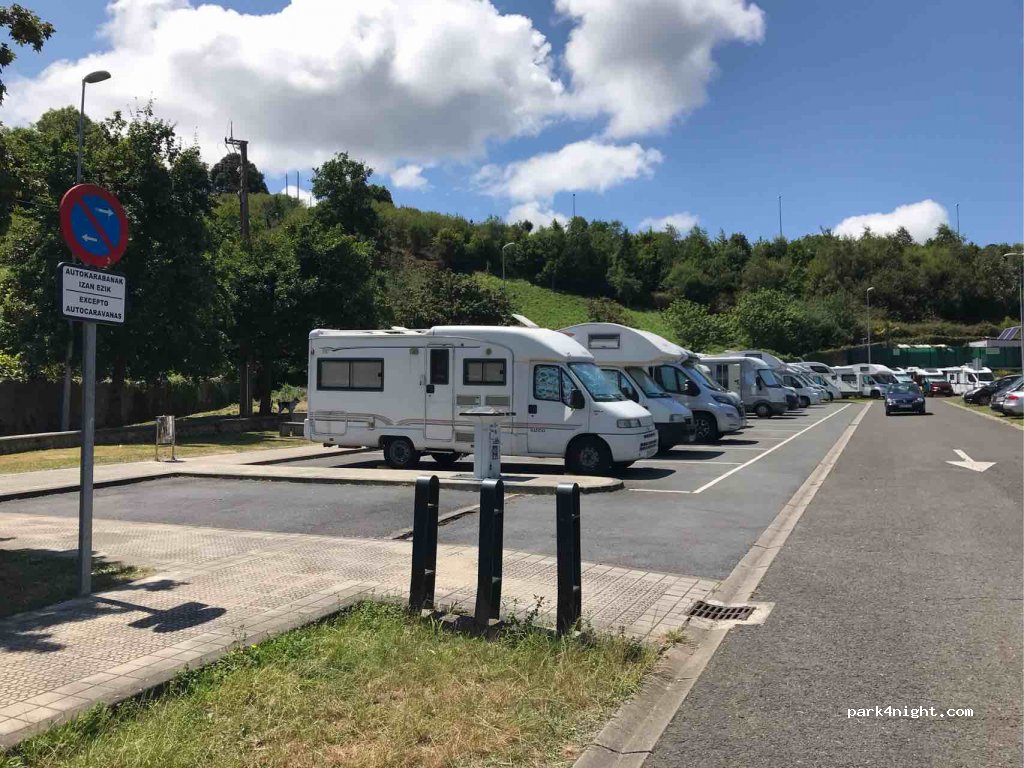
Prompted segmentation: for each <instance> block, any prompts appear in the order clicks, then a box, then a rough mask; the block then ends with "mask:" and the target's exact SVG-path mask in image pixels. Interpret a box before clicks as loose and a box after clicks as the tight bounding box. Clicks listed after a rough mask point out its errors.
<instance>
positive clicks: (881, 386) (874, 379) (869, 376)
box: [835, 363, 899, 398]
mask: <svg viewBox="0 0 1024 768" xmlns="http://www.w3.org/2000/svg"><path fill="white" fill-rule="evenodd" d="M835 370H836V373H837V374H839V379H840V381H841V382H842V386H843V390H844V395H845V392H846V391H847V389H849V390H852V392H851V394H853V395H862V396H863V397H875V398H877V397H882V396H883V395H884V394H885V390H886V389H887V388H888V387H889V386H890V385H892V384H897V383H899V380H898V379H897V378H896V375H895V374H894V373H893V372H892V371H891V370H890V369H889V368H888V367H886V366H884V365H874V364H871V363H859V364H857V365H844V366H840V367H838V368H836V369H835Z"/></svg>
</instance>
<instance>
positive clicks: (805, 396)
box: [775, 366, 821, 408]
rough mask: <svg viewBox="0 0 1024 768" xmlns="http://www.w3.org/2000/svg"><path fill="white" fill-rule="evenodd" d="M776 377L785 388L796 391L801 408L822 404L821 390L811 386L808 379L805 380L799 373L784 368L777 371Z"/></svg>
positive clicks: (786, 367) (787, 367)
mask: <svg viewBox="0 0 1024 768" xmlns="http://www.w3.org/2000/svg"><path fill="white" fill-rule="evenodd" d="M775 375H776V376H777V377H778V379H779V381H781V382H782V384H783V386H786V387H790V388H791V389H793V390H795V391H796V396H797V400H798V402H799V403H800V407H801V408H806V407H807V406H809V405H819V404H820V403H821V390H820V389H818V388H817V387H816V386H814V385H813V384H811V382H810V381H809V380H808V379H805V378H804V376H803V374H801V373H800V372H799V371H797V370H794V369H791V368H790V367H789V366H784V367H783V368H779V369H776V371H775Z"/></svg>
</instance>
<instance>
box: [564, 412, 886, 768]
mask: <svg viewBox="0 0 1024 768" xmlns="http://www.w3.org/2000/svg"><path fill="white" fill-rule="evenodd" d="M870 408H871V404H870V403H866V404H865V405H864V407H863V408H862V409H861V411H860V413H858V414H857V415H856V416H854V418H853V420H852V421H851V422H850V424H849V425H848V426H847V427H846V429H845V430H844V431H843V433H842V435H840V437H839V439H838V440H836V442H835V444H833V446H832V448H831V449H830V450H829V452H828V453H827V454H825V457H824V458H823V459H822V460H821V461H820V462H819V463H818V466H817V467H815V469H814V471H813V472H812V473H811V474H810V476H808V478H807V479H806V480H805V481H804V482H803V484H802V485H801V486H800V487H799V488H798V489H797V491H796V493H794V494H793V497H792V498H791V499H790V500H789V501H788V502H787V503H786V505H785V506H784V507H783V508H782V509H781V510H780V512H779V514H778V515H776V516H775V519H774V520H773V521H772V522H771V524H770V525H769V526H768V527H767V528H766V529H765V530H764V532H763V533H762V534H761V536H760V537H759V538H758V539H757V541H756V542H755V543H754V545H753V546H752V547H751V548H750V550H749V551H748V552H747V554H746V555H744V556H743V559H742V560H740V562H739V563H738V564H737V565H736V567H735V568H733V570H732V573H730V574H729V576H728V577H726V579H725V581H723V582H722V584H721V586H720V587H719V589H718V590H716V591H715V592H714V594H713V597H714V598H715V600H716V601H719V602H722V603H726V604H728V603H736V602H746V601H748V600H749V599H750V597H751V595H753V593H754V590H755V589H756V588H757V585H758V584H759V583H760V582H761V579H762V578H763V577H764V574H765V573H766V572H767V570H768V567H769V566H770V565H771V562H772V560H774V559H775V556H776V555H777V554H778V553H779V551H780V550H781V549H782V546H783V544H785V543H786V539H787V538H789V534H790V533H791V532H792V531H793V529H794V528H796V525H797V523H798V522H799V521H800V517H801V516H802V515H803V513H804V510H806V509H807V507H808V506H809V505H810V503H811V501H812V500H813V499H814V496H815V494H817V492H818V489H819V488H820V487H821V485H822V483H824V482H825V479H826V478H827V477H828V475H829V473H830V472H831V471H832V468H833V467H834V466H835V465H836V462H837V461H838V460H839V456H840V455H841V454H842V452H843V450H844V449H845V448H846V445H847V443H849V442H850V438H852V437H853V433H854V432H855V431H856V429H857V427H858V426H859V425H860V422H861V420H862V419H863V418H864V416H865V415H866V414H867V412H868V410H869V409H870ZM721 624H724V626H715V625H711V626H710V627H708V623H707V622H702V624H701V626H697V625H696V624H692V623H688V624H686V625H684V626H685V630H686V636H687V638H692V643H691V644H690V645H689V647H685V646H676V647H673V648H672V649H671V650H669V651H668V652H667V653H666V654H665V656H664V657H663V658H662V659H661V661H660V662H659V663H658V664H657V665H656V667H655V669H654V671H653V672H652V673H651V675H650V677H649V678H648V680H647V681H646V682H645V684H644V687H643V688H642V689H641V691H640V693H639V694H638V695H637V696H636V698H634V699H632V700H630V701H628V702H627V703H626V704H624V705H623V706H622V707H620V708H619V710H618V712H616V713H615V715H614V716H613V717H612V719H611V720H610V721H609V722H608V724H607V725H605V727H604V728H603V729H602V730H601V732H600V733H598V735H597V737H596V738H595V739H594V741H593V742H592V743H591V744H590V745H589V746H588V747H587V749H586V750H585V751H584V752H583V754H582V755H580V757H579V759H577V760H576V762H575V763H574V764H573V768H640V766H642V765H643V764H644V762H646V760H647V758H648V757H650V755H651V754H652V753H653V752H654V748H655V746H656V745H657V743H658V740H659V739H660V738H661V735H662V733H664V732H665V729H666V728H667V727H668V725H669V723H671V722H672V718H673V717H675V714H676V712H678V711H679V708H680V707H681V706H682V705H683V702H684V701H685V700H686V697H687V696H688V695H689V693H690V690H691V689H692V688H693V686H694V684H695V683H696V682H697V679H698V678H699V677H700V675H701V673H702V672H703V671H704V669H705V667H707V665H708V663H709V662H710V661H711V658H712V656H714V654H715V651H717V650H718V646H719V645H721V644H722V641H723V640H724V639H725V636H726V634H728V632H729V630H730V629H731V628H732V623H729V622H722V623H721Z"/></svg>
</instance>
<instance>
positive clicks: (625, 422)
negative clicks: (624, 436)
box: [615, 419, 640, 429]
mask: <svg viewBox="0 0 1024 768" xmlns="http://www.w3.org/2000/svg"><path fill="white" fill-rule="evenodd" d="M615 426H617V427H618V428H619V429H637V428H639V427H640V419H619V420H618V421H616V422H615Z"/></svg>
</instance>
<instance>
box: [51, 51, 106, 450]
mask: <svg viewBox="0 0 1024 768" xmlns="http://www.w3.org/2000/svg"><path fill="white" fill-rule="evenodd" d="M109 79H110V73H109V72H107V71H106V70H102V69H99V70H96V71H95V72H90V73H89V74H88V75H86V76H85V77H83V78H82V106H81V108H80V109H79V110H78V165H77V167H76V170H75V183H76V184H81V183H82V147H83V146H84V144H85V86H86V85H91V84H92V83H102V82H103V81H104V80H109ZM84 325H89V323H85V324H84ZM71 330H72V325H71V321H70V320H69V321H68V346H67V351H66V352H65V354H64V386H63V389H62V392H61V395H62V397H61V403H60V429H61V432H67V431H68V430H69V429H70V428H71V354H72V350H73V346H74V341H73V340H72V332H71Z"/></svg>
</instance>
